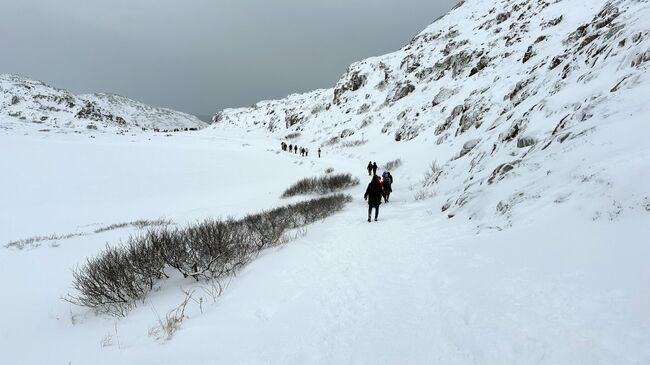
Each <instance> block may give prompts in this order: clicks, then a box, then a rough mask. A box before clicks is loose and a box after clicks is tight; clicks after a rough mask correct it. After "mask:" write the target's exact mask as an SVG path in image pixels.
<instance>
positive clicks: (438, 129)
mask: <svg viewBox="0 0 650 365" xmlns="http://www.w3.org/2000/svg"><path fill="white" fill-rule="evenodd" d="M465 110H467V107H466V106H465V104H460V105H456V106H455V107H454V109H452V111H451V114H450V115H449V116H448V117H447V119H445V121H444V123H442V124H440V125H439V126H438V127H436V130H435V132H434V133H435V135H439V134H440V133H442V132H444V131H446V130H447V129H449V127H451V125H452V123H453V122H454V119H456V118H457V117H458V116H459V115H461V114H463V112H464V111H465Z"/></svg>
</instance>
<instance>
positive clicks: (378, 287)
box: [0, 132, 650, 364]
mask: <svg viewBox="0 0 650 365" xmlns="http://www.w3.org/2000/svg"><path fill="white" fill-rule="evenodd" d="M0 143H1V144H0V145H1V146H3V151H2V152H3V153H2V154H1V156H2V158H1V159H0V168H2V171H11V172H12V173H11V174H8V175H6V176H11V179H3V180H2V182H1V183H0V188H2V190H3V191H12V192H13V194H11V195H9V194H7V195H5V196H4V198H3V200H4V201H3V204H2V205H0V206H1V207H2V208H1V209H0V216H1V218H2V220H1V221H2V222H8V224H3V229H2V230H0V232H1V235H2V236H1V237H0V239H1V240H2V242H7V241H10V240H16V239H20V238H26V237H29V236H30V235H34V234H43V235H44V234H49V233H52V232H56V233H58V234H63V233H69V232H86V233H88V235H86V236H81V237H73V238H69V239H62V240H53V241H44V242H42V245H41V246H39V247H35V248H28V249H25V250H18V249H15V248H2V249H0V277H2V278H5V279H3V288H4V291H5V293H7V296H6V297H5V300H3V301H2V304H1V306H2V311H3V312H4V313H10V314H11V315H8V316H7V317H6V318H5V319H4V320H3V331H2V332H1V335H0V336H1V337H2V338H0V344H1V345H0V350H1V351H2V352H1V353H2V354H3V355H2V356H3V362H6V363H25V364H39V363H68V362H71V363H72V364H75V363H95V364H104V363H105V364H113V363H125V364H127V363H133V364H161V363H168V364H175V363H179V364H184V363H197V364H201V363H241V364H252V363H278V364H280V363H282V364H286V363H301V364H304V363H314V364H316V363H319V364H320V363H423V362H430V361H439V362H444V363H450V364H466V363H482V364H501V363H504V362H507V363H531V362H535V363H537V362H539V363H576V362H588V363H617V364H623V363H629V364H634V363H644V362H647V361H648V360H649V359H650V351H649V350H648V349H650V320H649V318H650V316H648V314H649V313H648V308H650V306H649V304H650V297H649V296H648V292H647V290H646V288H647V282H648V280H650V270H649V269H648V267H647V265H646V262H645V261H646V259H645V258H646V257H648V254H650V247H649V246H648V245H647V240H645V239H644V237H647V236H648V234H650V228H648V225H647V224H644V223H645V221H647V217H648V216H647V213H646V214H632V212H629V213H627V214H626V215H625V216H624V217H621V218H617V219H615V220H613V221H609V220H597V221H592V220H591V219H589V218H588V217H584V216H581V215H580V214H576V212H579V211H580V209H583V207H582V206H581V205H582V203H583V202H582V200H580V201H577V200H575V199H574V200H569V201H568V202H567V203H564V204H559V205H558V204H556V205H555V206H553V207H551V208H549V209H548V210H549V212H547V211H541V212H528V213H527V214H526V218H525V219H522V220H521V222H515V223H514V224H513V227H512V228H510V229H507V230H504V231H495V230H487V231H484V232H480V233H478V234H477V231H476V227H475V226H474V225H473V224H470V222H471V221H468V220H467V217H462V218H461V217H454V219H448V218H447V217H446V216H445V215H441V214H439V212H438V211H437V210H434V209H432V207H431V203H430V201H414V200H413V197H412V192H410V191H408V187H407V185H406V182H401V181H403V180H405V179H407V178H409V177H411V178H413V177H412V176H410V175H415V176H417V175H419V172H420V171H419V170H411V171H409V170H408V169H406V168H404V170H402V169H403V168H402V167H400V168H399V169H398V170H396V171H394V172H393V175H395V176H396V184H395V185H394V193H393V195H392V196H391V202H390V203H388V204H383V205H382V206H381V208H380V221H379V222H377V223H374V222H373V223H367V222H365V214H366V205H365V202H364V201H363V199H362V194H363V190H364V189H365V186H364V185H365V184H362V185H361V186H358V187H355V188H353V189H352V190H351V191H350V193H352V195H353V196H354V198H355V200H354V202H353V203H351V205H350V206H348V208H346V209H345V210H344V211H343V212H342V213H339V214H337V215H335V216H333V217H332V218H329V219H327V220H325V221H323V222H320V223H316V224H314V225H312V226H309V227H308V228H307V231H306V233H305V234H304V235H301V236H298V237H297V238H296V239H295V240H293V241H291V242H289V243H287V244H286V245H284V246H281V247H279V248H277V249H271V250H267V251H265V252H264V253H263V254H262V255H261V256H260V257H259V258H257V259H256V260H254V261H253V262H252V263H251V264H250V265H248V266H247V267H246V268H245V269H244V270H243V271H242V272H241V273H240V274H239V275H237V276H236V277H234V278H233V279H232V281H231V282H230V283H229V286H228V287H227V288H226V290H225V292H224V294H223V295H222V296H221V297H218V298H217V299H216V301H213V299H212V298H211V297H210V296H209V295H208V294H207V293H206V292H205V290H204V289H205V288H206V287H207V286H206V285H205V284H197V283H195V282H193V281H189V280H182V279H179V278H175V279H170V280H168V281H167V282H164V283H162V287H161V288H160V290H158V291H157V292H155V293H153V294H152V295H151V296H150V297H149V298H147V301H146V302H145V303H144V304H141V305H140V306H139V307H138V308H136V309H135V310H134V311H132V312H131V313H130V314H129V315H128V317H127V318H124V319H114V318H109V317H103V316H96V315H94V314H93V313H91V312H90V311H88V310H86V309H83V308H78V307H75V306H72V305H70V304H69V303H66V302H64V301H62V300H61V299H60V298H61V297H62V296H64V295H65V294H66V293H70V290H71V289H70V285H71V279H72V278H71V272H70V269H71V268H74V267H76V266H77V265H79V264H81V263H83V261H84V260H85V258H87V257H91V256H93V255H95V254H97V253H98V252H99V250H101V249H102V247H103V246H104V245H105V244H106V243H108V244H118V243H119V241H120V240H124V239H125V238H127V237H128V235H129V234H137V232H138V230H137V229H135V228H123V229H118V230H114V231H109V232H105V233H100V234H94V233H92V229H94V228H96V227H99V226H104V225H108V224H111V223H119V222H126V221H131V220H133V219H137V218H149V219H152V218H158V217H160V216H164V217H166V218H168V219H171V220H173V221H174V222H175V223H177V224H181V225H182V224H185V223H188V222H193V221H196V220H199V219H201V218H206V217H214V216H227V215H237V216H239V215H242V214H245V213H247V212H254V211H259V210H261V209H265V208H269V207H273V206H276V205H281V204H283V203H284V201H283V200H281V199H280V198H279V196H280V194H281V192H282V191H283V190H284V188H286V187H287V186H289V185H290V184H291V183H292V182H294V181H295V180H297V179H298V178H300V177H304V176H312V175H319V174H322V173H323V171H324V170H325V169H326V168H327V167H334V168H335V169H336V171H350V172H353V173H355V174H356V175H358V176H359V177H360V178H361V179H362V181H365V180H367V175H366V172H365V159H364V160H361V159H360V158H358V159H350V158H349V157H348V156H346V155H342V154H338V153H334V152H329V151H328V153H327V154H325V155H324V157H323V158H321V159H318V158H316V157H309V158H300V157H298V156H296V155H290V154H288V153H286V152H281V153H278V150H279V146H276V144H277V143H276V141H275V140H271V139H268V138H267V137H265V136H264V135H262V134H254V133H253V134H246V135H245V136H244V135H242V134H241V133H240V134H237V133H235V132H232V133H231V134H228V135H220V136H214V135H211V134H209V133H204V132H199V133H198V134H191V135H175V136H173V137H167V138H165V137H159V138H157V139H156V138H151V137H150V136H147V135H145V134H138V135H135V136H130V137H127V136H120V135H110V134H108V135H102V134H98V135H97V138H95V139H90V138H88V137H87V136H82V135H77V134H72V135H52V136H47V137H43V136H42V135H39V134H37V135H27V136H23V135H20V136H15V135H2V136H0ZM36 146H38V149H37V148H36ZM6 147H8V149H7V150H5V148H6ZM6 151H12V152H13V153H12V155H11V156H9V155H8V153H6ZM35 156H38V157H39V158H38V159H35V158H34V157H35ZM44 156H47V158H46V159H45V160H42V159H40V157H44ZM639 159H640V160H641V161H640V162H643V163H647V161H648V160H649V159H648V155H645V156H639ZM632 163H634V161H632ZM603 164H605V162H603ZM25 166H32V168H25ZM12 167H13V168H14V170H13V171H12V170H10V169H11V168H12ZM618 168H619V169H621V170H622V171H623V172H625V174H626V175H625V176H629V174H630V171H629V170H626V169H625V168H624V167H621V166H620V165H619V166H618ZM71 177H74V179H72V178H71ZM224 177H225V178H224ZM398 179H399V180H398ZM622 181H625V180H622ZM646 181H647V180H646ZM625 182H626V185H623V186H622V188H627V187H629V185H630V184H631V185H632V186H635V187H638V185H639V184H638V183H637V184H633V182H632V181H625ZM21 184H23V185H21ZM21 186H22V187H21ZM590 189H591V188H590V187H589V185H585V186H583V187H581V193H582V194H584V195H585V196H589V195H590V193H594V192H595V191H594V190H593V189H591V190H590ZM6 199H9V200H6ZM7 202H8V204H7ZM20 202H22V203H20ZM551 213H552V214H551ZM43 284H46V285H43ZM180 288H183V289H184V290H191V289H192V288H195V294H194V295H195V297H196V298H201V297H202V298H203V303H202V305H201V308H199V305H198V303H196V302H191V304H190V306H189V309H188V313H187V315H188V317H189V318H187V319H186V320H185V321H184V323H183V324H182V326H181V329H180V330H179V331H178V332H177V333H176V334H175V335H174V337H173V338H172V339H171V340H168V341H164V342H160V341H157V340H156V339H155V338H153V337H151V336H149V334H148V333H149V329H150V328H152V327H155V325H156V323H157V316H162V315H164V313H166V312H167V311H168V310H170V309H172V308H173V307H175V306H176V305H178V303H180V301H181V300H182V298H183V294H182V292H181V289H180ZM197 300H198V299H197ZM107 336H109V338H110V340H109V341H108V343H110V345H106V346H102V344H101V343H102V342H103V341H104V343H105V344H106V343H107V342H106V341H107V340H106V338H107ZM35 344H36V345H35ZM34 346H36V348H37V349H38V351H33V350H31V349H32V348H34Z"/></svg>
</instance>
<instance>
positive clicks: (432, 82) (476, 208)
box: [211, 0, 650, 228]
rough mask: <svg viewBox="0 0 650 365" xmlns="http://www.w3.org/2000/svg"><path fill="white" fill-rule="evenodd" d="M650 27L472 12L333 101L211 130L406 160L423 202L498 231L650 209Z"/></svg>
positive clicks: (540, 5)
mask: <svg viewBox="0 0 650 365" xmlns="http://www.w3.org/2000/svg"><path fill="white" fill-rule="evenodd" d="M649 17H650V7H649V6H648V3H647V2H646V1H636V0H611V1H591V0H557V1H547V0H502V1H498V2H489V1H488V2H486V1H480V0H470V1H466V2H464V3H461V4H459V5H458V6H457V7H456V8H455V9H454V10H452V11H451V12H450V13H449V14H448V15H446V16H444V17H443V18H441V19H439V20H437V21H436V22H435V23H433V24H432V25H431V26H429V27H428V28H427V29H425V30H424V31H423V32H421V33H420V34H418V35H417V36H416V37H415V38H413V40H412V41H411V42H410V43H409V44H408V45H406V46H405V47H404V48H402V49H401V50H399V51H397V52H394V53H391V54H388V55H385V56H380V57H374V58H369V59H366V60H363V61H360V62H357V63H354V64H352V65H351V66H350V67H349V69H348V70H347V72H346V73H345V74H344V75H343V76H342V78H341V79H340V80H339V82H338V83H337V84H336V86H335V87H334V88H332V89H324V90H316V91H313V92H309V93H306V94H294V95H290V96H288V97H287V98H286V99H282V100H272V101H262V102H259V103H257V104H256V105H255V106H253V107H252V108H242V109H226V110H224V111H221V112H219V113H217V114H216V115H215V116H214V118H213V120H214V122H215V124H214V125H213V126H212V127H211V128H215V129H224V128H229V127H231V126H235V127H237V128H239V127H242V126H243V127H245V128H248V129H255V128H257V129H266V130H267V131H268V132H269V133H270V134H272V135H274V136H276V137H278V138H282V137H283V136H286V135H288V134H290V133H291V134H292V135H293V136H294V138H293V139H292V141H294V142H297V143H298V144H299V145H305V146H308V147H311V149H312V150H315V149H316V148H317V147H322V148H323V149H325V150H327V151H332V152H335V151H336V152H337V153H338V152H340V151H343V153H348V154H351V155H354V156H359V157H362V156H364V154H365V155H366V156H367V158H365V160H368V159H373V160H374V159H378V160H380V161H387V160H392V159H395V158H401V159H402V161H404V163H405V166H408V167H410V168H411V169H420V171H422V173H423V174H422V181H419V182H418V181H411V183H412V184H413V185H412V188H413V189H414V190H415V192H416V193H418V194H419V196H420V197H423V196H427V195H429V196H430V195H435V196H436V197H437V199H436V200H435V204H436V205H437V208H438V209H439V210H442V211H445V214H449V216H450V217H451V216H455V215H458V214H461V213H462V214H463V215H464V216H465V218H466V219H474V220H478V221H481V220H483V218H488V220H489V221H490V222H486V223H485V225H486V226H489V227H495V226H496V227H497V228H502V227H504V226H510V225H511V224H512V219H511V218H512V216H513V212H514V211H516V210H517V209H518V208H517V207H520V206H529V208H530V209H531V210H537V209H540V208H543V207H547V206H553V205H557V204H559V203H561V202H565V201H567V200H570V199H576V198H577V199H578V200H580V201H581V202H582V203H584V204H585V205H588V208H586V209H585V210H586V211H584V212H582V213H581V214H583V215H587V216H590V217H593V219H601V218H603V217H610V218H612V217H614V216H616V215H618V214H619V213H621V212H623V211H634V212H636V213H639V212H643V211H647V210H648V209H650V208H648V201H649V199H650V198H648V195H650V192H649V191H648V190H647V187H646V186H645V185H643V184H638V183H633V182H631V181H628V180H629V179H630V178H631V175H636V174H639V175H640V176H636V179H639V181H643V180H646V181H647V180H648V179H650V175H649V174H650V169H648V165H647V162H646V161H647V160H645V159H644V158H639V156H644V157H647V156H648V154H649V153H650V151H649V149H648V148H649V147H648V142H647V139H648V137H649V136H650V128H649V127H648V124H647V120H646V116H647V115H648V114H649V113H650V107H649V106H648V103H647V100H646V99H647V95H650V77H649V75H648V67H649V65H650V63H648V62H647V61H648V60H650V38H649V36H650V23H649V22H648V18H649ZM295 136H297V137H295ZM375 151H380V152H379V153H378V154H375ZM362 159H364V158H362ZM433 163H435V165H436V168H433V167H432V168H430V169H428V173H427V174H425V170H427V165H429V164H433ZM628 182H630V184H628ZM584 185H593V186H595V189H596V190H597V191H598V192H599V195H598V198H597V199H593V196H591V195H590V194H584V195H581V194H580V190H581V189H582V188H580V187H581V186H584ZM420 188H424V190H419V189H420ZM551 211H552V210H551ZM495 216H496V218H497V222H494V220H495V219H494V218H495Z"/></svg>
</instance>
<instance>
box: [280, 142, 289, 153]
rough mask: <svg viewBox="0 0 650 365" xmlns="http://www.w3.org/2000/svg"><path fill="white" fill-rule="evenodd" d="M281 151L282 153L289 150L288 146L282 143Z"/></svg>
mask: <svg viewBox="0 0 650 365" xmlns="http://www.w3.org/2000/svg"><path fill="white" fill-rule="evenodd" d="M280 149H282V151H286V150H287V144H286V143H284V142H282V143H280Z"/></svg>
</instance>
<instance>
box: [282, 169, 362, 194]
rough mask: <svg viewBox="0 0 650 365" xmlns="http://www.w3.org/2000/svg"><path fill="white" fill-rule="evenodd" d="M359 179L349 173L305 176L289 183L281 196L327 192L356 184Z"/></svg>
mask: <svg viewBox="0 0 650 365" xmlns="http://www.w3.org/2000/svg"><path fill="white" fill-rule="evenodd" d="M358 184H359V179H357V178H355V177H352V175H351V174H336V175H327V176H322V177H307V178H304V179H302V180H299V181H298V182H296V183H295V184H293V185H291V186H290V187H289V188H287V190H285V191H284V193H282V197H283V198H288V197H291V196H295V195H303V194H314V193H315V194H327V193H331V192H334V191H337V190H340V189H345V188H349V187H350V186H354V185H358Z"/></svg>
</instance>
